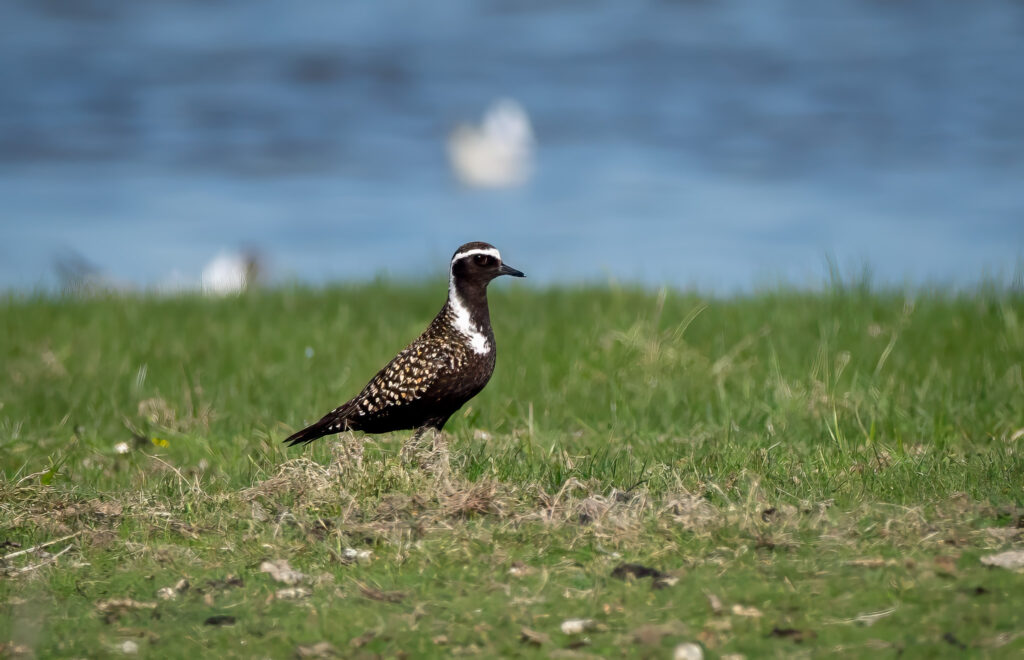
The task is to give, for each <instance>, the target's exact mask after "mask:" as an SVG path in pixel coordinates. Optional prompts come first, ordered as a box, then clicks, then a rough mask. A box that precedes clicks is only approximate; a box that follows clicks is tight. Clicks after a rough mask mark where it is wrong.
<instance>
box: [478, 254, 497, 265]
mask: <svg viewBox="0 0 1024 660" xmlns="http://www.w3.org/2000/svg"><path fill="white" fill-rule="evenodd" d="M473 261H475V262H476V265H477V266H490V265H491V264H492V263H493V262H494V257H491V256H489V255H486V254H478V255H476V256H475V257H473Z"/></svg>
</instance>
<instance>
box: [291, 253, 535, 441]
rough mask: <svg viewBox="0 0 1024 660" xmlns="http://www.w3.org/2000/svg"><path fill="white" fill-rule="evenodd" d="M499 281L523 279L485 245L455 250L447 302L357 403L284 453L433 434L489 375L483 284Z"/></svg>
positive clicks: (298, 436)
mask: <svg viewBox="0 0 1024 660" xmlns="http://www.w3.org/2000/svg"><path fill="white" fill-rule="evenodd" d="M501 275H511V276H512V277H526V275H524V274H523V272H522V271H519V270H516V269H515V268H512V267H511V266H508V265H506V264H505V263H504V262H502V260H501V253H500V252H498V249H497V248H496V247H494V246H493V245H491V244H489V243H484V242H482V241H474V242H472V243H466V244H465V245H462V246H461V247H459V249H457V250H456V251H455V254H454V255H453V256H452V260H451V264H450V266H449V270H448V299H447V300H446V301H445V303H444V306H443V307H441V311H439V312H438V313H437V316H435V317H434V320H433V321H431V322H430V325H428V326H427V329H426V330H424V331H423V333H422V334H421V335H420V336H419V337H417V338H416V339H415V340H414V341H413V342H412V343H411V344H409V345H408V346H406V347H405V348H404V349H403V350H402V351H401V352H399V353H398V355H396V356H395V357H394V358H393V359H392V360H391V361H390V362H388V363H387V364H386V365H385V366H384V368H382V369H381V370H380V371H378V372H377V375H375V376H374V377H373V378H371V379H370V382H369V383H367V384H366V386H365V387H364V388H363V389H362V391H360V392H359V394H357V395H356V396H354V397H353V398H351V399H349V400H348V401H346V402H345V403H343V404H341V405H340V406H338V407H337V408H335V409H334V410H332V411H331V412H329V413H327V414H326V415H324V416H323V417H322V418H321V419H320V420H319V421H317V422H316V423H314V424H311V425H309V426H307V427H306V428H304V429H302V430H300V431H297V432H295V433H293V434H292V435H290V436H288V437H287V438H286V439H285V440H284V442H285V443H287V444H288V445H289V446H295V445H299V444H306V443H309V442H312V441H313V440H316V439H317V438H322V437H324V436H327V435H332V434H335V433H343V432H345V431H362V432H364V433H388V432H390V431H399V430H408V429H415V433H414V434H413V439H412V440H411V441H410V442H413V441H415V440H416V439H418V438H419V437H420V436H422V435H423V434H424V433H426V432H427V431H430V430H436V431H437V432H438V433H440V432H441V430H442V429H443V428H444V425H445V423H446V422H447V421H448V418H450V417H451V416H452V415H453V414H454V413H455V412H456V411H457V410H458V409H459V408H461V407H462V406H463V405H464V404H465V403H466V402H467V401H469V400H470V399H472V398H473V397H474V396H476V395H477V394H478V393H479V392H480V390H482V389H483V388H484V386H485V385H486V384H487V381H489V380H490V379H491V374H492V373H494V364H495V343H494V330H493V328H491V316H490V311H489V309H488V307H487V285H488V284H489V283H490V282H491V280H493V279H495V278H496V277H499V276H501Z"/></svg>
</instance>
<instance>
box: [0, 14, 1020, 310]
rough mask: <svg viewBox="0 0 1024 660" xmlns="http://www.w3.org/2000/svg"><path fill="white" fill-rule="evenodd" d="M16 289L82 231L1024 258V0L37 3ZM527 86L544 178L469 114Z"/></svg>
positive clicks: (307, 244) (710, 253) (7, 42)
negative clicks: (507, 157) (494, 177)
mask: <svg viewBox="0 0 1024 660" xmlns="http://www.w3.org/2000/svg"><path fill="white" fill-rule="evenodd" d="M2 13H3V17H2V26H0V31H2V38H0V287H4V288H19V289H26V288H32V287H37V286H53V285H54V284H55V283H56V276H55V275H54V263H55V260H56V259H59V258H61V255H65V256H66V255H68V254H74V255H79V256H80V257H82V258H83V259H85V260H87V261H88V262H91V263H92V264H95V265H96V267H98V268H99V269H100V270H102V271H103V273H104V274H105V275H106V276H107V277H108V278H109V279H110V280H112V281H116V282H119V283H122V284H125V285H130V286H159V285H162V284H167V283H169V282H171V283H173V282H189V281H193V280H198V276H199V272H200V271H201V270H202V267H203V265H204V264H205V263H206V262H208V261H209V260H210V259H211V258H212V257H214V256H215V255H216V254H217V253H218V252H219V251H221V250H223V249H239V248H248V249H255V250H257V251H259V252H260V253H261V254H262V255H264V256H265V258H266V260H267V263H268V265H269V268H270V272H271V275H272V276H273V277H274V278H276V279H289V278H298V279H300V280H303V281H309V282H313V283H323V282H326V281H332V280H337V279H351V278H360V279H363V278H368V277H372V276H375V275H377V274H381V273H386V274H391V275H395V276H401V277H419V276H431V277H435V276H437V275H438V274H439V273H440V272H442V270H443V269H444V266H445V263H446V261H447V258H448V257H449V256H450V254H451V253H452V251H453V250H454V248H455V247H456V246H458V245H459V244H460V243H462V242H465V241H469V240H487V241H490V242H492V243H494V244H496V245H498V246H499V247H500V248H501V250H502V252H503V254H504V255H505V257H506V259H507V261H508V262H509V263H511V264H513V265H515V266H516V267H519V268H521V269H523V270H525V271H527V273H528V275H529V276H530V278H531V279H530V281H532V282H535V283H537V282H539V283H543V284H551V283H556V282H562V281H571V282H579V281H594V280H597V281H605V280H608V279H615V280H619V281H636V282H641V283H644V284H649V285H662V284H668V285H671V286H691V285H695V286H698V287H700V288H702V289H705V290H708V291H716V292H729V291H734V290H749V289H751V288H755V287H758V286H764V285H773V284H775V283H778V282H788V283H792V284H797V285H802V286H803V285H814V284H815V283H818V282H820V281H821V280H822V278H823V274H824V272H825V261H826V258H831V259H833V260H834V261H835V262H836V263H838V264H839V265H840V267H842V268H847V269H859V268H860V267H861V266H862V265H863V266H867V267H868V268H870V270H871V271H872V272H873V273H874V277H875V278H876V279H877V280H879V281H881V282H885V283H891V284H896V285H902V284H904V283H909V284H925V283H942V284H953V285H970V284H971V283H974V282H977V281H979V280H980V279H982V278H984V277H996V278H999V277H1012V276H1013V274H1014V273H1015V272H1016V273H1019V272H1020V264H1021V263H1022V255H1024V3H1021V2H1014V1H1013V0H1003V1H993V2H986V3H966V2H959V3H954V2H930V1H906V2H877V1H868V0H860V1H854V0H837V1H834V2H807V1H806V0H802V1H796V0H792V1H790V0H761V1H755V0H749V1H741V0H727V1H722V2H702V1H698V0H678V1H667V0H661V1H650V2H616V1H604V2H601V1H587V2H571V1H569V2H512V1H511V0H501V1H491V2H480V1H472V2H470V1H466V2H456V1H454V0H436V1H434V2H430V3H416V2H411V1H405V2H403V1H398V0H375V1H374V2H370V3H351V2H348V3H340V2H336V1H333V0H304V1H303V2H301V3H295V2H285V1H283V0H273V1H269V2H250V1H245V2H243V1H240V0H239V1H236V0H221V1H219V2H171V1H166V0H150V1H148V2H136V1H131V0H46V1H39V0H7V2H5V3H4V9H3V10H2ZM499 97H512V98H515V99H517V100H518V101H519V102H520V103H522V105H523V106H524V107H525V108H526V109H527V110H528V111H529V113H530V115H531V118H532V120H533V123H534V128H535V131H536V134H537V154H536V157H537V166H536V172H535V175H534V177H533V179H532V180H531V181H530V183H529V184H528V185H526V186H524V187H522V188H518V189H513V190H503V191H482V190H471V189H467V188H465V187H463V186H460V185H459V184H458V183H457V181H456V180H455V178H454V177H453V176H452V174H451V172H450V170H449V167H448V163H447V160H446V156H445V151H444V140H445V137H446V135H447V134H448V133H449V131H450V130H451V129H452V127H453V126H454V125H455V124H456V123H457V122H459V121H464V120H475V119H477V118H478V117H479V115H480V113H481V112H482V111H483V110H484V108H486V106H487V105H488V104H489V103H490V102H491V101H492V100H494V99H496V98H499Z"/></svg>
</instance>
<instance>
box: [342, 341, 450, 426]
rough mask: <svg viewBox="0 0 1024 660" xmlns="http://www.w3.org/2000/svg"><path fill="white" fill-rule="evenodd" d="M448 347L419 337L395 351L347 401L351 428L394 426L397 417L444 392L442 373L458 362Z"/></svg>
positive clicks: (448, 370) (408, 412) (445, 372)
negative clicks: (391, 358) (392, 356)
mask: <svg viewBox="0 0 1024 660" xmlns="http://www.w3.org/2000/svg"><path fill="white" fill-rule="evenodd" d="M449 348H450V347H448V346H446V345H445V343H444V342H443V341H441V340H420V341H417V342H415V343H413V344H412V345H410V346H409V347H407V348H406V349H405V350H403V351H402V352H401V353H399V354H398V355H396V356H395V358H394V359H393V360H391V362H389V363H388V364H387V365H386V366H385V367H384V368H383V369H381V370H380V371H379V372H377V375H376V376H374V377H373V378H372V379H370V382H369V383H367V385H366V387H364V388H363V391H362V392H360V393H359V395H358V396H356V397H355V398H354V399H352V401H351V402H349V404H346V405H347V406H349V405H350V406H351V407H350V408H349V410H348V411H347V414H346V417H348V419H349V421H350V426H351V428H354V429H366V430H372V429H375V428H377V427H382V426H384V427H387V426H391V425H392V424H393V423H396V418H399V417H403V418H404V417H406V416H407V415H408V414H410V413H412V411H413V410H419V409H420V407H421V405H423V404H427V403H432V402H434V401H435V400H436V398H437V396H438V395H439V394H441V393H440V392H438V391H437V390H438V385H440V384H441V383H443V382H444V381H445V380H447V379H446V378H443V376H444V375H445V374H447V373H449V372H450V370H451V369H452V368H453V367H454V366H455V365H454V359H453V357H454V356H452V355H451V354H450V351H449V350H446V349H449ZM343 407H344V406H343Z"/></svg>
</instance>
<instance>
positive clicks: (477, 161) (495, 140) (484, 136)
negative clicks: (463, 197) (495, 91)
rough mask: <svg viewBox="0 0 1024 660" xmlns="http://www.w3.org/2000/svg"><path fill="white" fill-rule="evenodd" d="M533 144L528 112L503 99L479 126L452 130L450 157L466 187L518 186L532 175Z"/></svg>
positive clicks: (492, 106)
mask: <svg viewBox="0 0 1024 660" xmlns="http://www.w3.org/2000/svg"><path fill="white" fill-rule="evenodd" d="M533 142H534V140H533V127H532V126H531V125H530V117H529V115H527V114H526V110H524V109H523V107H522V106H521V105H519V104H518V103H516V102H515V101H513V100H511V99H501V100H498V101H495V102H494V103H492V104H491V107H489V108H488V109H487V112H486V113H484V117H483V122H482V123H481V124H480V126H473V125H468V124H462V125H459V126H457V127H456V128H455V130H454V131H452V134H451V135H450V136H448V158H449V160H450V161H451V165H452V170H453V171H454V172H455V175H456V176H457V177H458V178H459V181H461V182H462V183H463V184H465V185H467V186H474V187H478V188H507V187H512V186H519V185H522V184H523V183H526V181H527V180H529V178H530V175H531V174H532V172H533Z"/></svg>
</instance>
